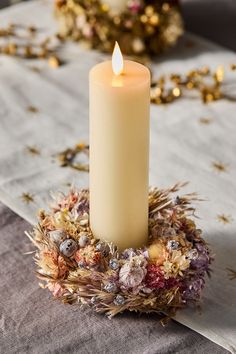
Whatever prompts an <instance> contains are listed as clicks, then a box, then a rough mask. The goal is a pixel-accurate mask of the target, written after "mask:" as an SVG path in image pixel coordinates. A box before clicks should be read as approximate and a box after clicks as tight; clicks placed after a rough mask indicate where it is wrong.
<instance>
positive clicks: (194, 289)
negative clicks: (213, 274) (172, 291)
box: [183, 277, 204, 300]
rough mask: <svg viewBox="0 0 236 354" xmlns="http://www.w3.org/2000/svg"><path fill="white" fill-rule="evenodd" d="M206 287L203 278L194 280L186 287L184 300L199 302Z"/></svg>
mask: <svg viewBox="0 0 236 354" xmlns="http://www.w3.org/2000/svg"><path fill="white" fill-rule="evenodd" d="M203 287H204V279H203V278H197V277H196V278H194V279H193V280H192V281H191V282H189V283H188V284H187V286H186V290H184V292H183V298H184V299H185V300H197V299H199V297H200V295H201V291H202V289H203Z"/></svg>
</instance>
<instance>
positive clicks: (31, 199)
mask: <svg viewBox="0 0 236 354" xmlns="http://www.w3.org/2000/svg"><path fill="white" fill-rule="evenodd" d="M21 199H22V200H23V202H24V203H26V204H29V203H33V202H34V196H33V194H30V193H23V194H22V195H21Z"/></svg>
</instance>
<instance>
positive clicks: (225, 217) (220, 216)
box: [217, 214, 233, 225]
mask: <svg viewBox="0 0 236 354" xmlns="http://www.w3.org/2000/svg"><path fill="white" fill-rule="evenodd" d="M217 220H218V221H219V222H221V223H222V224H224V225H227V224H231V223H232V221H233V218H232V216H230V215H225V214H218V215H217Z"/></svg>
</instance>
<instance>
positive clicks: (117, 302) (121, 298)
mask: <svg viewBox="0 0 236 354" xmlns="http://www.w3.org/2000/svg"><path fill="white" fill-rule="evenodd" d="M113 302H114V304H115V305H116V306H121V305H124V303H125V298H124V296H122V295H119V294H118V295H116V297H115V299H114V301H113Z"/></svg>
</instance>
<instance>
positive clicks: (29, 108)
mask: <svg viewBox="0 0 236 354" xmlns="http://www.w3.org/2000/svg"><path fill="white" fill-rule="evenodd" d="M27 111H28V112H30V113H38V111H39V110H38V108H36V107H34V106H28V107H27Z"/></svg>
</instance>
